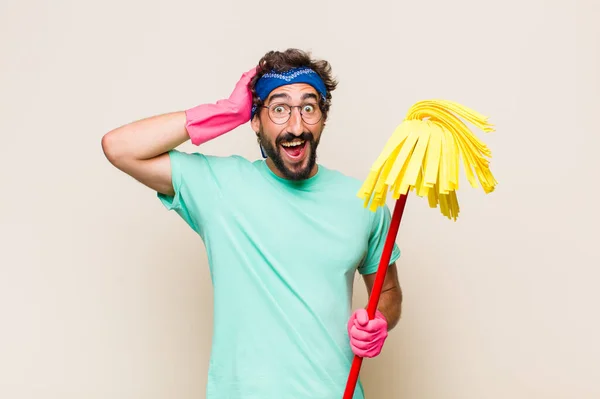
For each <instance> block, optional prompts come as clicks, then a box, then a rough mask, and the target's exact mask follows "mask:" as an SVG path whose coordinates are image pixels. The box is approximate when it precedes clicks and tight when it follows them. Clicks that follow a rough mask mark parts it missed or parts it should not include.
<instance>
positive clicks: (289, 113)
mask: <svg viewBox="0 0 600 399" xmlns="http://www.w3.org/2000/svg"><path fill="white" fill-rule="evenodd" d="M281 105H285V106H286V107H289V108H290V112H288V116H287V119H286V120H285V121H284V122H275V121H274V120H273V118H271V112H270V111H271V107H273V106H281ZM305 105H312V104H304V105H289V104H286V103H274V104H270V105H261V106H260V108H266V109H267V115H269V119H270V120H271V122H273V123H274V124H276V125H285V124H286V123H288V122H289V120H290V118H291V117H292V112H294V108H298V111H299V112H300V117H301V118H302V120H303V121H304V123H306V124H307V125H316V124H317V123H319V122H321V120H322V119H323V110H322V109H321V107H320V106H319V105H318V104H316V107H317V109H318V110H319V112H320V113H321V115H320V116H319V119H318V120H317V121H316V122H312V123H311V122H307V121H306V119H304V114H303V113H302V107H304V106H305Z"/></svg>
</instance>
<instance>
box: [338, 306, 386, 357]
mask: <svg viewBox="0 0 600 399" xmlns="http://www.w3.org/2000/svg"><path fill="white" fill-rule="evenodd" d="M387 327H388V323H387V320H386V319H385V316H384V315H383V314H382V313H381V312H380V311H379V310H377V311H375V318H374V319H373V320H369V314H368V313H367V311H366V309H358V310H356V311H355V312H354V313H353V314H352V316H351V317H350V320H348V335H349V337H350V347H351V348H352V352H354V354H355V355H357V356H360V357H375V356H377V355H379V354H380V353H381V348H383V343H384V342H385V339H386V338H387V336H388V329H387Z"/></svg>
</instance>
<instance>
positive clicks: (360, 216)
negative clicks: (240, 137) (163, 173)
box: [158, 150, 400, 399]
mask: <svg viewBox="0 0 600 399" xmlns="http://www.w3.org/2000/svg"><path fill="white" fill-rule="evenodd" d="M170 159H171V167H172V179H173V186H174V189H175V195H174V196H172V197H171V196H165V195H162V194H158V197H159V199H160V200H161V201H162V203H163V204H164V205H165V206H166V207H167V209H172V210H175V211H176V212H177V213H178V214H179V215H180V216H181V217H182V218H183V220H185V222H186V223H187V224H188V225H189V226H190V227H191V228H192V229H193V230H194V231H196V232H197V233H198V235H199V236H200V237H201V238H202V240H203V242H204V244H205V247H206V252H207V256H208V262H209V267H210V275H211V279H212V283H213V289H214V323H213V326H214V327H213V341H212V350H211V357H210V363H209V375H208V386H207V396H206V397H207V398H208V399H226V398H227V399H284V398H293V399H335V398H341V397H342V395H343V392H344V388H345V385H346V381H347V378H348V373H349V370H350V365H351V363H352V359H353V353H352V351H351V349H350V346H349V340H348V333H347V327H346V326H347V322H348V319H349V317H350V315H351V310H352V290H353V282H354V276H355V273H356V271H358V272H359V273H361V274H369V273H375V272H376V271H377V267H378V266H379V260H380V257H381V252H382V250H383V246H384V242H385V238H386V233H387V230H388V227H389V221H390V211H389V209H388V208H387V207H383V208H379V209H378V210H377V212H372V211H370V210H368V209H366V208H364V206H363V201H362V200H361V199H360V198H358V197H357V195H356V194H357V192H358V190H359V188H360V186H361V182H360V181H359V180H357V179H354V178H351V177H348V176H345V175H343V174H342V173H340V172H337V171H334V170H331V169H328V168H326V167H324V166H322V165H319V170H318V173H317V174H316V175H315V176H314V177H312V178H310V179H307V180H304V181H301V182H293V181H289V180H285V179H282V178H280V177H278V176H277V175H275V174H274V173H273V172H272V171H271V170H270V169H269V167H268V166H267V164H266V163H265V161H263V160H258V161H249V160H246V159H244V158H242V157H239V156H229V157H218V156H207V155H203V154H199V153H193V154H187V153H184V152H180V151H176V150H174V151H171V152H170ZM399 256H400V251H399V249H398V247H397V246H395V247H394V251H393V253H392V257H391V261H390V263H391V262H395V261H396V260H397V259H398V258H399ZM363 397H364V393H363V388H362V384H361V383H360V381H359V383H358V385H357V387H356V391H355V396H354V398H356V399H359V398H363Z"/></svg>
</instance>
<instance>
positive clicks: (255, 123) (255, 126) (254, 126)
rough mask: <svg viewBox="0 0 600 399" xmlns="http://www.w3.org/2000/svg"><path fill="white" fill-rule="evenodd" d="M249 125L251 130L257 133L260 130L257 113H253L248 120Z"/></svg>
mask: <svg viewBox="0 0 600 399" xmlns="http://www.w3.org/2000/svg"><path fill="white" fill-rule="evenodd" d="M250 126H251V127H252V130H254V132H255V133H256V134H258V132H259V131H260V119H259V118H258V114H256V115H254V118H252V121H250Z"/></svg>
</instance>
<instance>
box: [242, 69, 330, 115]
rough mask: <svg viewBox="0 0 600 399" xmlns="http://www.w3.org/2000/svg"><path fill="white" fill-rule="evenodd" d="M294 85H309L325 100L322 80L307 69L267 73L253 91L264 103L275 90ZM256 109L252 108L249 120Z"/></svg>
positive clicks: (325, 94)
mask: <svg viewBox="0 0 600 399" xmlns="http://www.w3.org/2000/svg"><path fill="white" fill-rule="evenodd" d="M294 83H306V84H309V85H311V86H312V87H314V88H315V90H316V91H317V92H318V93H319V94H320V95H321V96H322V97H323V99H325V98H327V88H326V87H325V83H323V80H322V79H321V77H320V76H319V74H318V73H316V72H315V71H313V70H312V69H310V68H308V67H299V68H294V69H290V70H289V71H286V72H276V71H271V72H268V73H266V74H264V75H263V76H262V77H261V78H260V79H259V80H258V82H256V86H255V87H254V90H255V91H256V94H257V95H258V97H259V98H260V99H261V100H262V101H265V99H266V98H267V97H268V96H269V94H270V93H271V92H272V91H273V90H275V89H276V88H278V87H281V86H284V85H289V84H294ZM256 109H257V107H256V105H254V106H253V107H252V115H251V117H250V118H254V114H255V113H256Z"/></svg>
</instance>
